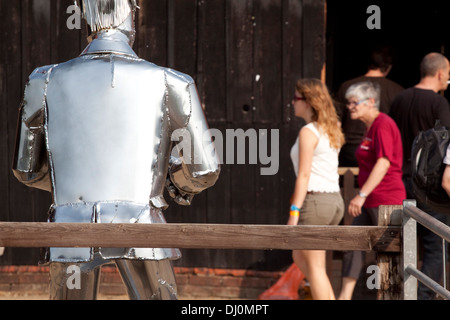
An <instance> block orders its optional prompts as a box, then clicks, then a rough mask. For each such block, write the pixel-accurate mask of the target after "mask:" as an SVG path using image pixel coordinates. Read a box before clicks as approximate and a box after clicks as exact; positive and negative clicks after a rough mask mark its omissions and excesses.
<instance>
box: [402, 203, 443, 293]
mask: <svg viewBox="0 0 450 320" xmlns="http://www.w3.org/2000/svg"><path fill="white" fill-rule="evenodd" d="M417 223H420V224H421V225H422V226H424V227H425V228H427V229H429V230H431V231H432V232H434V233H435V234H436V235H438V236H439V237H441V238H442V261H443V263H442V267H443V286H442V285H440V284H439V283H437V282H436V281H434V280H433V279H431V278H430V277H428V276H427V275H425V274H424V273H422V272H421V271H419V270H418V269H417ZM446 241H447V242H450V227H449V226H447V225H445V224H444V223H442V222H440V221H439V220H437V219H435V218H433V217H432V216H430V215H429V214H427V213H426V212H424V211H422V210H420V209H419V208H417V207H416V202H415V201H413V200H406V201H405V202H404V204H403V290H404V300H417V284H418V282H417V281H420V282H421V283H423V284H424V285H426V286H427V287H428V288H430V289H431V290H433V291H434V292H435V293H437V294H438V295H439V296H441V297H442V298H444V299H446V300H450V291H449V290H447V289H446V287H447V284H446V283H447V281H446V262H447V259H446V245H445V242H446Z"/></svg>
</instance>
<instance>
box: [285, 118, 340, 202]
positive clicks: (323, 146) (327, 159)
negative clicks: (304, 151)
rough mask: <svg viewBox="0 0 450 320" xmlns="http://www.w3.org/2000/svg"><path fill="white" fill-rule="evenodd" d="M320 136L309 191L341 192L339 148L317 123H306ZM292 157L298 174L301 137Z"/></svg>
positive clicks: (307, 126)
mask: <svg viewBox="0 0 450 320" xmlns="http://www.w3.org/2000/svg"><path fill="white" fill-rule="evenodd" d="M306 128H308V129H310V130H311V131H312V132H313V133H314V134H315V135H316V136H317V138H319V143H318V144H317V147H316V149H315V150H314V155H313V161H312V167H311V176H310V179H309V185H308V192H328V193H332V192H339V191H340V187H339V173H338V166H339V150H336V149H334V148H332V147H331V145H330V140H329V139H328V135H327V134H324V133H321V132H320V131H319V130H318V127H317V123H316V122H312V123H309V124H308V125H306ZM291 159H292V163H293V165H294V170H295V174H296V175H297V176H298V170H299V168H298V166H299V138H298V137H297V141H296V142H295V144H294V146H293V147H292V150H291Z"/></svg>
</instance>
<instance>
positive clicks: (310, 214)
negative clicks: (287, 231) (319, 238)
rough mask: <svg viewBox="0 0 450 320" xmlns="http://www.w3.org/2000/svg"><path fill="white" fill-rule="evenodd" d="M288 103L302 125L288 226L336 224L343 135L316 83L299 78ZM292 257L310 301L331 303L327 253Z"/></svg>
mask: <svg viewBox="0 0 450 320" xmlns="http://www.w3.org/2000/svg"><path fill="white" fill-rule="evenodd" d="M292 103H293V105H294V110H295V116H297V117H300V118H303V119H304V120H305V121H306V125H305V126H304V127H303V128H302V129H301V130H300V133H299V136H298V139H297V141H296V143H295V145H294V146H293V148H292V150H291V158H292V161H293V164H294V169H295V173H296V175H297V180H296V184H295V191H294V194H293V196H292V200H291V201H292V203H291V205H292V206H291V210H290V217H289V221H288V225H338V224H339V223H340V222H341V220H342V218H343V216H344V201H343V199H342V196H341V194H340V187H339V173H338V158H339V151H340V148H341V147H342V145H343V144H344V134H343V132H342V129H341V126H340V123H339V120H338V116H337V114H336V109H335V107H334V104H333V101H332V99H331V97H330V94H329V91H328V89H327V87H326V86H325V85H324V84H323V83H322V82H321V81H319V80H316V79H301V80H299V81H298V82H297V85H296V90H295V96H294V98H293V101H292ZM292 256H293V259H294V262H295V263H296V264H297V266H298V267H299V269H300V270H301V271H302V272H303V273H304V275H305V276H306V278H307V279H308V281H309V283H310V287H311V294H312V296H313V298H314V299H316V300H333V299H335V295H334V291H333V288H332V286H331V283H330V280H329V278H328V275H327V273H326V251H325V250H294V251H293V254H292Z"/></svg>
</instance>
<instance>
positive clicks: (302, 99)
mask: <svg viewBox="0 0 450 320" xmlns="http://www.w3.org/2000/svg"><path fill="white" fill-rule="evenodd" d="M292 100H293V101H305V100H306V98H305V97H297V96H294V98H293V99H292Z"/></svg>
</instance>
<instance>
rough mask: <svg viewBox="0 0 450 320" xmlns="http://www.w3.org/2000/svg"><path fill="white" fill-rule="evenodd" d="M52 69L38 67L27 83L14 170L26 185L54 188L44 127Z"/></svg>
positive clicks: (48, 189) (21, 110)
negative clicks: (46, 100)
mask: <svg viewBox="0 0 450 320" xmlns="http://www.w3.org/2000/svg"><path fill="white" fill-rule="evenodd" d="M49 69H50V68H49V67H42V68H39V69H36V70H35V71H34V72H33V73H32V74H31V75H30V78H29V80H28V83H27V85H26V88H25V95H24V99H23V102H22V105H21V107H20V109H19V120H18V128H17V138H16V145H15V152H14V160H13V172H14V175H15V176H16V178H17V179H18V180H19V181H20V182H22V183H24V184H25V185H27V186H29V187H33V188H37V189H42V190H45V191H49V192H51V190H52V188H51V182H50V176H49V167H48V155H47V150H46V142H45V128H44V126H45V116H46V115H45V96H46V88H47V83H48V82H47V80H48V72H49Z"/></svg>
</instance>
